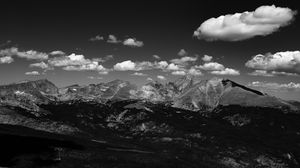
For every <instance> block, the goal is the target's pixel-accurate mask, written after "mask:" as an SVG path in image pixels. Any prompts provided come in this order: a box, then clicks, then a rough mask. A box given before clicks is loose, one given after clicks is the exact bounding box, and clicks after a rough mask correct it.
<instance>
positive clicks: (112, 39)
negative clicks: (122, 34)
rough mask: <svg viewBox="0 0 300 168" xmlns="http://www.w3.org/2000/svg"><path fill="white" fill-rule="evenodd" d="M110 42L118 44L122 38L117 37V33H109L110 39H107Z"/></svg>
mask: <svg viewBox="0 0 300 168" xmlns="http://www.w3.org/2000/svg"><path fill="white" fill-rule="evenodd" d="M107 42H108V43H112V44H117V43H121V41H120V40H118V39H117V37H116V36H115V35H112V34H110V35H108V39H107Z"/></svg>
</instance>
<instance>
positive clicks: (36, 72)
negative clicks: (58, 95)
mask: <svg viewBox="0 0 300 168" xmlns="http://www.w3.org/2000/svg"><path fill="white" fill-rule="evenodd" d="M25 75H34V76H37V75H40V73H39V72H38V71H31V72H25Z"/></svg>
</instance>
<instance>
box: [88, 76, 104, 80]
mask: <svg viewBox="0 0 300 168" xmlns="http://www.w3.org/2000/svg"><path fill="white" fill-rule="evenodd" d="M87 78H89V79H92V80H94V79H103V78H102V77H100V76H97V77H95V76H88V77H87Z"/></svg>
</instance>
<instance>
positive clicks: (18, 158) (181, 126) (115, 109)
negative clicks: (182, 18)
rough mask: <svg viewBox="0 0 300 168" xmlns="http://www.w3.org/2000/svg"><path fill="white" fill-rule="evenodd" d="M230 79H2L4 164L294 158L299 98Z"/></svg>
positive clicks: (287, 161)
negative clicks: (66, 82) (63, 82)
mask: <svg viewBox="0 0 300 168" xmlns="http://www.w3.org/2000/svg"><path fill="white" fill-rule="evenodd" d="M299 104H300V103H299V102H296V101H285V100H282V99H279V98H276V97H274V96H272V95H268V94H266V93H263V92H260V91H257V90H253V89H251V88H248V87H245V86H243V85H240V84H238V83H236V82H234V81H231V80H229V79H218V78H213V79H210V80H201V79H199V78H195V77H193V76H184V77H182V78H179V79H178V80H176V81H174V82H168V83H165V84H162V83H159V82H157V81H151V82H149V83H147V84H145V85H144V86H141V87H137V86H135V85H134V84H131V83H130V82H127V81H122V80H114V81H111V82H108V83H99V84H90V85H86V86H80V85H76V84H75V85H71V86H66V87H62V88H58V87H57V86H55V84H53V83H52V82H50V81H48V80H47V79H42V80H36V81H22V82H19V83H13V84H9V85H3V86H0V136H1V138H0V142H1V143H0V147H1V149H6V148H9V149H7V150H2V151H1V152H0V166H6V167H204V168H205V167H208V168H212V167H235V168H248V167H276V168H277V167H284V168H285V167H299V166H300V153H299V151H300V144H299V142H300V122H299V121H300V114H299V112H300V108H299V107H300V106H299Z"/></svg>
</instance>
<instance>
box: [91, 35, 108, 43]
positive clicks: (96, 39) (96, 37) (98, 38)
mask: <svg viewBox="0 0 300 168" xmlns="http://www.w3.org/2000/svg"><path fill="white" fill-rule="evenodd" d="M102 40H104V37H103V36H100V35H97V36H95V37H91V38H90V39H89V41H92V42H94V41H102Z"/></svg>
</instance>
